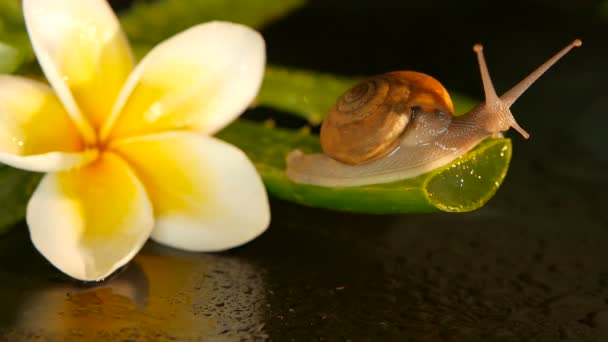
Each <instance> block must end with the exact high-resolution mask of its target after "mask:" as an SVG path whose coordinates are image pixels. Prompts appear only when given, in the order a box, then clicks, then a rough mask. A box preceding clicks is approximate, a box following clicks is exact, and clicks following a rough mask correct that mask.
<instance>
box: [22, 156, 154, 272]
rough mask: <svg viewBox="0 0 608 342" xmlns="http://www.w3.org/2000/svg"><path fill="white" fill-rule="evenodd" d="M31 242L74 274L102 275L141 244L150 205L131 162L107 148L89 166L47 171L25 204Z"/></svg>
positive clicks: (149, 222)
mask: <svg viewBox="0 0 608 342" xmlns="http://www.w3.org/2000/svg"><path fill="white" fill-rule="evenodd" d="M27 223H28V226H29V229H30V235H31V238H32V242H33V243H34V245H35V246H36V248H37V249H38V250H39V251H40V253H42V255H44V256H45V257H46V258H47V259H48V260H49V261H50V262H51V263H52V264H53V265H55V266H56V267H57V268H59V269H60V270H61V271H63V272H64V273H66V274H68V275H70V276H71V277H74V278H77V279H81V280H100V279H103V278H104V277H106V276H108V275H109V274H111V273H112V272H113V271H115V270H116V269H118V268H119V267H121V266H123V265H124V264H126V263H127V262H129V260H131V258H132V257H133V256H134V255H135V254H136V253H137V252H138V251H139V250H140V249H141V247H142V246H143V244H144V243H145V242H146V240H147V239H148V237H149V236H150V233H151V231H152V228H153V226H154V214H153V211H152V205H151V204H150V201H149V199H148V197H147V195H146V192H145V190H144V188H143V186H142V185H141V183H140V182H139V181H138V180H137V178H136V177H135V175H134V174H133V172H132V171H131V170H130V168H129V166H128V165H127V163H125V162H124V161H123V160H121V159H120V158H119V157H118V156H116V155H114V154H112V153H104V154H102V155H101V156H100V158H99V159H98V160H97V161H95V162H94V163H92V164H90V165H88V166H87V167H85V168H82V169H78V170H70V171H66V172H61V173H55V174H47V175H46V176H45V177H44V178H43V179H42V181H41V183H40V185H39V186H38V188H37V189H36V191H35V192H34V195H33V196H32V198H31V200H30V202H29V204H28V207H27Z"/></svg>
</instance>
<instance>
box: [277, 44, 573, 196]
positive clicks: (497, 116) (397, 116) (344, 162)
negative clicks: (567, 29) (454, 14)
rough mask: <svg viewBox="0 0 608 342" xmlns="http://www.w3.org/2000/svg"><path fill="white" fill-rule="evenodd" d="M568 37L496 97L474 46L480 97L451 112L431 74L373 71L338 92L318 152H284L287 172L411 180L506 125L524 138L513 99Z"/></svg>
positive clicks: (347, 179)
mask: <svg viewBox="0 0 608 342" xmlns="http://www.w3.org/2000/svg"><path fill="white" fill-rule="evenodd" d="M580 45H581V41H580V40H578V39H577V40H575V41H573V42H572V43H570V44H569V45H568V46H566V47H565V48H564V49H562V50H561V51H560V52H558V53H557V54H556V55H555V56H553V57H552V58H550V59H549V60H548V61H547V62H545V63H544V64H543V65H541V66H540V67H538V68H537V69H536V70H535V71H534V72H532V73H531V74H530V75H529V76H528V77H526V78H525V79H524V80H522V81H521V82H519V83H518V84H517V85H516V86H515V87H513V88H512V89H511V90H509V91H507V92H506V93H505V94H504V95H502V96H501V97H498V96H497V95H496V92H495V91H494V87H493V85H492V82H491V79H490V76H489V72H488V69H487V66H486V63H485V58H484V55H483V50H482V47H481V45H475V46H474V51H475V52H476V54H477V58H478V62H479V67H480V71H481V77H482V82H483V87H484V92H485V97H486V99H485V101H484V102H482V103H481V104H479V105H478V106H477V107H475V108H473V109H472V110H471V111H469V112H468V113H466V114H464V115H462V116H454V115H453V113H454V110H453V106H452V101H451V100H450V97H449V95H448V92H447V91H446V90H445V88H444V87H443V86H442V85H441V84H440V83H439V82H438V81H437V80H435V79H434V78H432V77H431V76H428V75H425V74H423V73H419V72H413V71H397V72H389V73H386V74H381V75H377V76H372V77H370V78H368V79H366V80H364V81H362V82H361V83H359V84H357V85H355V86H354V87H353V88H351V89H350V90H348V91H347V92H346V93H345V94H344V95H342V96H341V97H340V98H339V99H338V101H337V102H336V104H335V105H334V106H333V107H332V109H330V111H329V112H328V113H327V115H326V117H325V119H324V121H323V124H322V126H321V133H320V141H321V147H322V149H323V153H317V154H304V153H302V152H301V151H299V150H296V151H292V152H291V153H289V155H288V156H287V176H288V178H289V179H291V180H292V181H294V182H298V183H305V184H313V185H320V186H359V185H366V184H376V183H386V182H393V181H397V180H401V179H406V178H412V177H416V176H418V175H421V174H423V173H426V172H429V171H431V170H434V169H436V168H438V167H441V166H444V165H446V164H449V163H450V162H452V161H454V160H455V159H457V158H458V157H460V156H462V155H463V154H465V153H466V152H468V151H470V150H471V149H472V148H474V147H475V146H476V145H477V144H479V143H480V142H481V141H482V140H484V139H486V138H487V137H489V136H501V133H502V132H504V131H506V130H508V129H509V128H511V127H512V128H514V129H516V130H517V131H518V132H519V133H520V134H522V135H523V136H524V137H525V138H528V137H529V135H528V133H527V132H526V131H524V130H523V129H522V128H521V127H520V126H519V125H518V124H517V122H516V121H515V119H514V117H513V114H512V113H511V111H510V109H509V108H510V107H511V105H512V104H513V103H514V102H515V101H516V100H517V98H518V97H519V96H520V95H521V94H522V93H523V92H524V91H525V90H526V89H528V87H529V86H530V85H531V84H532V83H534V82H535V81H536V80H537V79H538V78H539V77H540V76H541V75H542V74H543V73H544V72H545V71H546V70H547V69H549V68H550V67H551V66H552V65H553V64H555V62H557V61H558V60H559V59H560V58H561V57H562V56H564V55H565V54H566V53H567V52H568V51H570V50H571V49H572V48H573V47H576V46H580Z"/></svg>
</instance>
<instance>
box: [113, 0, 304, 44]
mask: <svg viewBox="0 0 608 342" xmlns="http://www.w3.org/2000/svg"><path fill="white" fill-rule="evenodd" d="M305 3H306V0H281V1H276V0H205V1H175V0H160V1H154V2H141V1H140V2H136V3H135V4H134V5H133V7H132V8H131V9H130V10H128V11H125V12H124V13H123V14H122V15H121V16H120V19H121V23H122V25H123V28H124V30H125V31H126V32H127V35H128V36H129V38H130V39H131V40H132V41H134V42H136V43H137V44H148V45H154V44H157V43H158V42H160V41H162V40H164V39H166V38H169V37H171V36H173V35H174V34H176V33H178V32H181V31H183V30H185V29H187V28H189V27H191V26H194V25H196V24H200V23H203V22H207V21H211V20H226V21H232V22H236V23H240V24H244V25H247V26H250V27H253V28H256V29H260V28H262V27H263V26H265V25H267V24H269V23H270V22H272V21H274V20H277V19H279V18H281V17H283V16H285V15H287V14H289V13H290V12H291V11H293V10H295V9H297V8H299V7H301V6H302V5H304V4H305Z"/></svg>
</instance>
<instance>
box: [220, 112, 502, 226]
mask: <svg viewBox="0 0 608 342" xmlns="http://www.w3.org/2000/svg"><path fill="white" fill-rule="evenodd" d="M219 136H220V138H221V139H224V140H226V141H228V142H230V143H232V144H234V145H236V146H238V147H240V148H241V149H242V150H243V151H244V152H245V153H246V154H247V155H248V156H249V158H251V160H252V161H253V162H254V164H255V165H256V167H257V169H258V171H259V172H260V174H261V176H262V179H263V180H264V183H265V184H266V187H267V189H268V191H269V193H271V194H272V195H273V196H275V197H278V198H281V199H284V200H288V201H292V202H296V203H299V204H303V205H306V206H312V207H319V208H326V209H332V210H340V211H349V212H358V213H373V214H397V213H428V212H438V211H446V212H467V211H472V210H475V209H478V208H480V207H481V206H483V205H484V204H485V203H486V202H487V201H488V200H489V199H490V198H492V196H493V195H494V194H495V193H496V190H497V189H498V187H499V186H500V184H501V183H502V181H503V179H504V178H505V175H506V173H507V170H508V168H509V162H510V160H511V141H510V140H509V139H493V138H492V139H486V140H485V141H483V142H482V143H480V144H479V145H478V146H477V147H476V148H475V149H473V150H471V151H470V152H468V153H467V154H465V155H464V156H462V157H460V158H459V159H457V160H456V161H454V162H452V163H450V164H448V165H446V166H444V167H441V168H439V169H436V170H433V171H431V172H429V173H426V174H424V175H420V176H418V177H415V178H412V179H405V180H401V181H397V182H392V183H384V184H372V185H365V186H359V187H335V188H332V187H320V186H312V185H305V184H297V183H294V182H291V181H290V180H289V179H288V178H287V176H286V174H285V156H286V155H287V153H288V152H289V151H291V150H293V149H296V148H298V149H301V150H303V151H305V152H307V153H310V152H318V151H319V150H320V147H319V143H318V138H317V137H315V136H312V135H307V134H297V133H296V132H293V131H290V130H286V129H279V128H272V129H270V128H267V127H264V126H262V125H260V124H256V123H251V122H247V121H243V120H240V121H238V122H236V123H234V124H232V125H231V126H229V127H228V128H226V129H225V130H224V131H222V132H220V134H219Z"/></svg>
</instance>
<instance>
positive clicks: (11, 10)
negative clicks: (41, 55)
mask: <svg viewBox="0 0 608 342" xmlns="http://www.w3.org/2000/svg"><path fill="white" fill-rule="evenodd" d="M32 62H34V53H33V51H32V48H31V46H30V42H29V38H28V36H27V32H26V30H25V23H24V21H23V14H22V13H21V1H19V0H4V1H1V2H0V73H1V74H5V73H12V72H14V71H16V70H17V69H18V68H20V67H21V66H22V65H24V64H26V63H32Z"/></svg>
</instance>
